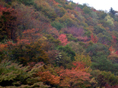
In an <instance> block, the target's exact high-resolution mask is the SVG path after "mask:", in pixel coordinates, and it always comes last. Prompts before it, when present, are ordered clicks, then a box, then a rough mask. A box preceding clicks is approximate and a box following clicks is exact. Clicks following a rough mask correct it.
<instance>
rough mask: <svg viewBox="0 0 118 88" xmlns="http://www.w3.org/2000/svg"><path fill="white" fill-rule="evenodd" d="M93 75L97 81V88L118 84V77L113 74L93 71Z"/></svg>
mask: <svg viewBox="0 0 118 88" xmlns="http://www.w3.org/2000/svg"><path fill="white" fill-rule="evenodd" d="M91 74H92V76H94V78H95V80H96V81H97V84H96V87H97V86H98V87H104V86H105V84H106V83H108V84H110V85H117V84H118V77H117V76H115V75H114V74H112V73H111V72H106V71H100V70H93V71H92V72H91Z"/></svg>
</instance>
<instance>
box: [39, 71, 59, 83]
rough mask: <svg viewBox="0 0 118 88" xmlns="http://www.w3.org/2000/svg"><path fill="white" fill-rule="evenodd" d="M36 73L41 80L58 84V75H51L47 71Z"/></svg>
mask: <svg viewBox="0 0 118 88" xmlns="http://www.w3.org/2000/svg"><path fill="white" fill-rule="evenodd" d="M38 75H39V76H40V80H41V81H43V82H48V83H50V84H53V85H55V84H59V82H60V77H58V76H55V75H52V74H51V73H50V72H49V71H46V72H39V73H38Z"/></svg>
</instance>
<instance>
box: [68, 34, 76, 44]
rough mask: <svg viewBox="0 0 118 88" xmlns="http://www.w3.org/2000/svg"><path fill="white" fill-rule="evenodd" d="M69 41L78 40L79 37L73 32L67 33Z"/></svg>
mask: <svg viewBox="0 0 118 88" xmlns="http://www.w3.org/2000/svg"><path fill="white" fill-rule="evenodd" d="M67 38H68V41H75V42H77V41H78V40H77V38H75V37H74V36H73V35H72V34H67Z"/></svg>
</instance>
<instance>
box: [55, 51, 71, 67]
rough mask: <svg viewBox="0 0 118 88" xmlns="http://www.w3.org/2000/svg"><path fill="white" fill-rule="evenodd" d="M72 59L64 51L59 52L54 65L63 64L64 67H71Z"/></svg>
mask: <svg viewBox="0 0 118 88" xmlns="http://www.w3.org/2000/svg"><path fill="white" fill-rule="evenodd" d="M71 62H72V60H71V58H70V57H69V56H68V54H67V53H65V52H63V51H62V52H60V53H59V54H58V55H57V57H56V65H57V66H63V67H64V68H71V67H72V63H71Z"/></svg>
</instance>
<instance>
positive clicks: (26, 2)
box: [17, 0, 34, 5]
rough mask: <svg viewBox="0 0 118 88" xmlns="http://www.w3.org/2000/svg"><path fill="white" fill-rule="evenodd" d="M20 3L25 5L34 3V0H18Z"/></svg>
mask: <svg viewBox="0 0 118 88" xmlns="http://www.w3.org/2000/svg"><path fill="white" fill-rule="evenodd" d="M17 1H18V2H20V3H23V4H25V5H33V4H34V0H17Z"/></svg>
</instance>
